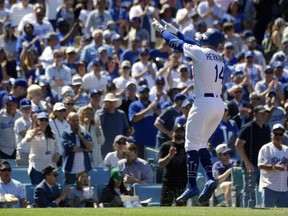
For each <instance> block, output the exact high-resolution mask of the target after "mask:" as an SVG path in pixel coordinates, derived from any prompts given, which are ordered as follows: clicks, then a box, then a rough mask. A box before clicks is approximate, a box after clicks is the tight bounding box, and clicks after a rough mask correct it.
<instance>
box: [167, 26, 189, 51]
mask: <svg viewBox="0 0 288 216" xmlns="http://www.w3.org/2000/svg"><path fill="white" fill-rule="evenodd" d="M161 34H162V37H163V38H164V40H165V41H166V42H167V43H168V44H169V46H170V47H171V48H173V49H176V50H178V51H179V52H183V45H184V41H183V40H180V39H179V38H178V37H176V36H175V35H173V34H171V33H170V32H168V31H167V30H164V31H163V32H162V33H161Z"/></svg>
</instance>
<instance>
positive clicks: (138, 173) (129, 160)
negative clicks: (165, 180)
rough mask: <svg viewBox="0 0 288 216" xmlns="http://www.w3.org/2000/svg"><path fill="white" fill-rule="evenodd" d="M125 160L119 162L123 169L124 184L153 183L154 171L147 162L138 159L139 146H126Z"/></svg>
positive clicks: (131, 144) (130, 144) (129, 144)
mask: <svg viewBox="0 0 288 216" xmlns="http://www.w3.org/2000/svg"><path fill="white" fill-rule="evenodd" d="M125 157H126V158H125V159H122V160H120V161H118V167H119V168H120V169H121V168H122V169H123V174H124V183H127V184H134V183H141V184H142V183H152V182H153V171H152V168H151V166H150V164H148V162H147V161H145V160H143V159H142V158H139V157H137V146H136V145H135V144H133V143H128V144H127V145H126V151H125Z"/></svg>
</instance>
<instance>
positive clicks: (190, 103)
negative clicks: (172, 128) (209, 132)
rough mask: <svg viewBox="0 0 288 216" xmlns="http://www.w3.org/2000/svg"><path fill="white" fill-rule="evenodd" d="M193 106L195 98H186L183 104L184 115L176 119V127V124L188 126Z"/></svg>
mask: <svg viewBox="0 0 288 216" xmlns="http://www.w3.org/2000/svg"><path fill="white" fill-rule="evenodd" d="M193 104H194V99H193V98H186V99H185V100H184V101H183V103H182V104H181V112H182V113H183V115H181V116H178V117H177V118H176V119H175V122H174V125H176V124H181V125H186V122H187V118H188V114H189V111H190V109H191V107H192V106H193Z"/></svg>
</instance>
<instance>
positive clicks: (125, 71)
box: [112, 60, 137, 97]
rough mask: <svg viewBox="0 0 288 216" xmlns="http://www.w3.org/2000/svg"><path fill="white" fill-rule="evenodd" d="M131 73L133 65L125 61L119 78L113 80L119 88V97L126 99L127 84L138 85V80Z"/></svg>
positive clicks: (122, 63)
mask: <svg viewBox="0 0 288 216" xmlns="http://www.w3.org/2000/svg"><path fill="white" fill-rule="evenodd" d="M130 73H131V63H130V62H129V61H128V60H124V61H122V62H121V66H120V69H119V74H120V76H119V77H116V78H115V79H113V81H112V82H113V83H115V85H116V88H117V93H116V94H117V96H122V97H125V93H126V85H127V83H130V82H133V83H135V84H136V83H137V81H136V79H134V78H132V77H131V76H130Z"/></svg>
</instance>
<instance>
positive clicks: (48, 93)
mask: <svg viewBox="0 0 288 216" xmlns="http://www.w3.org/2000/svg"><path fill="white" fill-rule="evenodd" d="M38 85H39V86H40V87H41V92H42V100H43V101H50V103H51V104H55V103H56V102H57V101H58V96H57V92H56V91H55V90H54V89H51V86H50V83H48V82H47V79H46V77H45V75H41V76H39V78H38Z"/></svg>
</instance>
